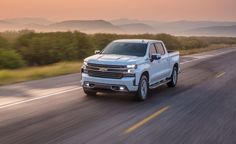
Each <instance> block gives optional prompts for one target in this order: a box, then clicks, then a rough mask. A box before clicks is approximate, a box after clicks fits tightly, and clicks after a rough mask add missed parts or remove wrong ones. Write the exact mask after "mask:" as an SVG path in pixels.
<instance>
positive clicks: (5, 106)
mask: <svg viewBox="0 0 236 144" xmlns="http://www.w3.org/2000/svg"><path fill="white" fill-rule="evenodd" d="M79 89H82V87H77V88H72V89H68V90H64V91H59V92H55V93H52V94H48V95H44V96H41V97H36V98H32V99H28V100H22V101H19V102H15V103H11V104H6V105H4V106H0V109H4V108H8V107H11V106H15V105H19V104H23V103H27V102H31V101H35V100H40V99H43V98H48V97H52V96H55V95H58V94H63V93H66V92H71V91H75V90H79Z"/></svg>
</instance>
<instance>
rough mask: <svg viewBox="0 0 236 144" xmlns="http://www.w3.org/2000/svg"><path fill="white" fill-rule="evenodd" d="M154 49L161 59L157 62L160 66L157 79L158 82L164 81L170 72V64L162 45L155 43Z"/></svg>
mask: <svg viewBox="0 0 236 144" xmlns="http://www.w3.org/2000/svg"><path fill="white" fill-rule="evenodd" d="M155 47H156V50H157V53H158V54H160V55H161V59H160V60H159V61H160V63H161V65H162V69H161V72H160V77H159V78H158V79H159V80H162V79H165V78H166V77H168V76H169V72H170V64H169V61H170V60H169V57H168V53H167V52H166V51H165V48H164V46H163V44H162V43H160V42H159V43H155Z"/></svg>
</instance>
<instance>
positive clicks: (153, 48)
mask: <svg viewBox="0 0 236 144" xmlns="http://www.w3.org/2000/svg"><path fill="white" fill-rule="evenodd" d="M156 53H157V51H156V47H155V46H154V44H151V45H150V49H149V57H151V55H152V54H156Z"/></svg>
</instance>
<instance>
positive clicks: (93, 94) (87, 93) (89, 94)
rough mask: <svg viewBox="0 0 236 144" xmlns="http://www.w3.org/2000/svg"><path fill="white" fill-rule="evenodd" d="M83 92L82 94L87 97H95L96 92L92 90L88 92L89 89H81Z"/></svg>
mask: <svg viewBox="0 0 236 144" xmlns="http://www.w3.org/2000/svg"><path fill="white" fill-rule="evenodd" d="M83 90H84V93H85V94H86V95H87V96H96V94H97V92H96V91H93V90H90V89H87V88H83Z"/></svg>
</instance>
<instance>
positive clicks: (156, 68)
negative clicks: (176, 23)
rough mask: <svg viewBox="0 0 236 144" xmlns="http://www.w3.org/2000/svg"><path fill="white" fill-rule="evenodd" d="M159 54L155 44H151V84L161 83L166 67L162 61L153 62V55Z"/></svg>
mask: <svg viewBox="0 0 236 144" xmlns="http://www.w3.org/2000/svg"><path fill="white" fill-rule="evenodd" d="M152 54H157V49H156V47H155V44H151V45H150V47H149V58H150V62H149V63H150V69H149V77H150V84H151V85H152V84H155V83H157V82H159V81H160V78H161V75H162V73H163V72H162V71H163V69H164V65H163V63H162V62H161V60H153V61H151V55H152Z"/></svg>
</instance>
